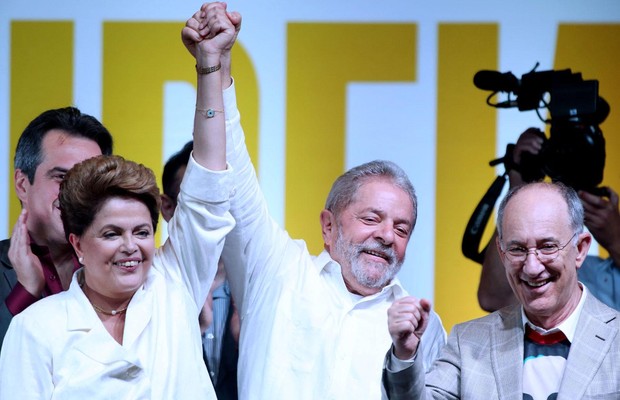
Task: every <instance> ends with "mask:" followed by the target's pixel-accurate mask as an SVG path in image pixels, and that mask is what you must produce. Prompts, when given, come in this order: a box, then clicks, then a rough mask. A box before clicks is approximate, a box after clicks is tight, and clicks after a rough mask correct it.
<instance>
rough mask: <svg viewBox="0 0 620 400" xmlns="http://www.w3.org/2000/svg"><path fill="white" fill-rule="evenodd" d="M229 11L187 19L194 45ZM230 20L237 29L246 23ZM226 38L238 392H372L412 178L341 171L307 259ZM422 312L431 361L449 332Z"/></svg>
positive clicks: (289, 395)
mask: <svg viewBox="0 0 620 400" xmlns="http://www.w3.org/2000/svg"><path fill="white" fill-rule="evenodd" d="M230 17H231V14H230V13H228V12H227V11H226V4H225V3H220V2H216V3H207V4H204V5H203V6H202V7H201V9H200V11H198V12H197V13H196V14H195V15H194V16H193V17H192V18H190V19H189V20H188V21H187V23H186V27H187V28H188V29H187V30H185V31H184V33H185V34H186V35H185V37H184V41H185V43H186V46H187V47H188V50H189V51H190V53H192V54H194V51H195V46H198V45H199V44H200V41H201V40H202V39H203V38H204V37H208V36H209V33H210V31H211V29H213V28H216V27H217V24H219V23H221V20H223V19H226V18H230ZM232 18H233V19H232V20H231V22H232V23H233V24H234V25H235V26H236V27H237V28H240V24H241V20H240V19H237V18H236V15H233V16H232ZM233 39H234V38H233ZM233 43H234V40H231V42H229V43H228V44H226V45H224V44H222V45H223V46H224V48H223V50H222V58H221V63H222V68H221V69H222V70H223V71H225V73H224V74H223V76H222V79H223V81H222V86H223V87H224V88H226V89H225V91H224V104H225V107H224V109H223V110H224V114H225V116H226V120H227V123H226V125H227V140H226V145H227V148H228V150H227V155H226V159H227V161H228V163H229V164H230V165H231V167H232V169H233V179H234V185H235V192H234V194H233V195H231V214H232V215H233V217H234V218H235V220H236V222H237V225H236V228H235V229H234V230H233V231H232V232H231V233H230V234H229V235H228V236H227V237H226V243H225V246H224V250H223V253H222V254H223V259H224V266H225V268H226V272H227V276H228V281H229V283H230V287H231V291H232V296H233V299H235V302H236V304H237V307H238V309H239V314H240V318H241V337H240V349H239V370H238V378H239V397H240V398H241V399H271V400H277V399H300V400H304V399H379V398H381V395H382V393H381V392H382V385H381V374H382V370H383V357H384V354H385V348H387V346H388V345H389V343H390V342H391V339H390V335H389V333H388V331H387V329H386V327H387V309H388V308H389V306H390V305H391V304H392V302H393V301H395V300H396V299H398V298H400V297H403V296H405V295H406V291H405V289H404V288H403V286H402V285H401V283H400V282H399V280H398V278H397V277H396V273H397V272H398V270H399V268H400V266H401V265H402V262H403V260H404V257H405V250H406V247H407V244H408V242H409V239H410V238H411V233H412V232H413V229H414V226H415V222H416V216H417V200H416V196H415V192H414V189H413V186H412V185H411V182H410V181H409V179H408V177H407V176H406V174H405V173H404V172H403V170H402V169H401V168H399V167H398V166H397V165H396V164H394V163H392V162H389V161H374V162H369V163H366V164H363V165H360V166H358V167H355V168H352V169H350V170H349V171H347V172H346V173H344V174H343V175H342V176H341V177H339V178H338V179H337V180H336V181H335V183H334V185H333V187H332V190H331V192H330V194H329V195H328V198H327V201H326V207H325V209H324V210H323V211H321V212H320V225H321V227H322V234H323V239H324V248H325V250H324V251H323V252H322V253H321V254H320V255H318V256H313V255H311V254H310V253H309V251H308V249H307V247H306V244H305V243H304V242H303V241H301V240H293V239H292V238H291V237H290V236H289V235H288V233H287V232H286V231H285V230H284V229H282V228H281V227H280V226H279V225H278V224H277V223H276V222H275V221H274V220H273V218H272V217H271V216H270V215H269V212H268V209H267V204H266V201H265V198H264V196H263V194H262V192H261V189H260V187H259V185H258V180H257V179H256V173H255V171H254V168H253V166H252V163H251V161H250V158H249V155H248V152H247V148H246V146H245V142H244V137H243V130H242V129H241V126H240V117H239V111H238V110H237V107H236V104H235V92H234V84H233V83H232V80H231V78H230V75H228V73H229V72H230V52H229V50H230V48H231V47H232V45H233ZM222 145H223V144H222ZM325 145H326V146H329V143H326V144H325ZM211 188H212V189H213V190H219V185H215V186H213V187H211ZM429 318H430V322H429V324H428V329H427V336H426V337H425V339H424V343H423V345H422V349H423V351H422V353H423V355H422V356H421V358H422V359H423V360H424V362H425V363H427V364H428V365H429V366H430V363H431V362H432V361H433V360H434V359H435V357H436V356H437V355H438V354H439V351H440V349H441V347H442V346H443V345H444V343H445V331H444V329H443V327H442V325H441V321H440V319H439V317H438V316H437V315H436V314H435V313H432V314H431V316H430V317H429Z"/></svg>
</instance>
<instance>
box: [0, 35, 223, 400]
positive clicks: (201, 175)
mask: <svg viewBox="0 0 620 400" xmlns="http://www.w3.org/2000/svg"><path fill="white" fill-rule="evenodd" d="M234 31H235V29H234V26H233V25H232V24H222V25H220V26H219V27H218V30H217V32H214V35H213V36H212V37H210V38H209V39H207V40H204V41H202V42H201V43H200V46H198V48H197V50H196V53H195V55H196V56H195V64H196V70H197V74H198V78H197V80H198V82H197V87H198V90H197V99H196V106H197V111H196V114H195V118H194V135H193V136H194V150H193V152H192V156H191V158H190V160H189V163H188V165H187V169H186V171H185V176H184V179H183V183H182V184H181V191H180V194H179V196H178V204H177V207H176V210H175V213H174V216H173V217H172V219H171V221H170V223H169V224H168V228H169V229H168V231H169V238H168V240H167V241H166V242H165V243H164V245H163V246H162V247H161V248H159V249H157V250H156V249H155V239H154V237H155V236H154V235H155V231H156V228H157V222H158V219H159V213H160V202H161V197H160V193H159V190H158V188H157V184H156V179H155V176H154V174H153V172H152V171H151V170H149V169H148V168H146V167H144V166H142V165H139V164H136V163H134V162H131V161H127V160H124V159H123V158H121V157H118V156H98V157H94V158H90V159H88V160H85V161H83V162H81V163H79V164H77V165H76V166H74V167H73V168H72V169H71V170H70V171H69V172H67V175H66V177H65V179H64V180H63V182H62V184H61V188H60V194H59V208H60V210H61V217H62V222H63V227H64V231H65V234H66V238H67V239H68V241H69V243H71V246H72V247H73V250H74V251H75V253H76V255H77V257H78V260H79V262H80V264H81V265H83V267H82V268H81V269H79V270H78V271H76V272H75V273H74V274H73V278H72V281H71V285H70V287H69V290H68V291H65V292H62V293H59V294H57V295H54V296H49V297H47V298H45V299H43V300H41V301H38V302H37V303H36V304H34V305H32V306H30V307H29V308H27V309H26V310H24V311H23V312H21V313H20V314H19V315H17V316H16V317H15V318H14V319H13V321H12V322H11V324H10V326H9V330H8V332H7V334H6V337H5V342H4V349H3V351H2V353H1V354H0V387H1V388H2V390H1V391H0V399H1V400H4V399H15V398H19V399H41V398H46V399H51V398H71V399H77V398H84V399H87V398H101V397H105V398H113V399H119V398H125V399H193V398H200V399H215V398H216V396H215V392H214V390H213V386H212V384H211V381H210V379H209V375H208V372H207V369H206V367H205V364H204V361H203V358H202V356H201V354H202V353H201V341H200V328H199V324H198V315H199V312H200V309H201V308H202V306H203V305H204V303H205V300H206V298H207V294H208V291H209V287H210V286H211V284H212V282H213V278H214V276H215V274H216V271H217V264H218V260H219V258H220V254H221V249H222V246H223V243H224V237H225V235H226V234H227V233H228V232H229V231H230V230H231V229H232V228H233V226H234V220H233V219H232V216H231V215H230V213H229V211H228V209H229V195H230V192H231V190H232V187H231V185H230V183H231V181H230V179H229V178H230V175H231V173H230V172H231V171H230V170H229V169H228V168H227V164H226V157H225V151H224V148H225V140H226V135H225V125H224V124H225V119H224V116H223V115H222V114H214V113H210V112H202V111H200V110H210V109H222V108H223V104H222V102H223V99H222V87H221V76H220V72H218V71H217V69H214V68H209V67H210V66H213V65H216V63H218V62H219V59H220V49H221V46H220V45H219V44H218V42H219V41H223V42H226V43H227V42H228V41H229V40H230V39H229V38H227V36H230V35H232V34H234ZM214 63H215V64H214ZM218 149H222V150H221V151H218ZM213 179H217V180H218V182H219V188H220V189H221V190H219V191H214V190H212V189H211V185H210V182H211V181H212V180H213ZM222 181H224V182H222ZM227 182H228V183H227ZM16 360H19V362H17V363H16Z"/></svg>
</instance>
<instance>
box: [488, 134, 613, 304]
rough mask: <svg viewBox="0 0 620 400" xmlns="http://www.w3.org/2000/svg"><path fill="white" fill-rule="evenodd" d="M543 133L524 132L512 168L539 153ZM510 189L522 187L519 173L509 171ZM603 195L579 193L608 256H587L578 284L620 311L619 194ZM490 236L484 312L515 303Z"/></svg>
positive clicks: (587, 221)
mask: <svg viewBox="0 0 620 400" xmlns="http://www.w3.org/2000/svg"><path fill="white" fill-rule="evenodd" d="M543 141H544V134H543V133H542V132H541V131H540V130H539V129H537V128H529V129H527V130H526V131H525V132H523V133H522V134H521V135H520V136H519V139H518V140H517V143H516V145H515V148H514V151H513V154H512V158H513V160H512V161H513V162H514V164H513V165H516V166H517V167H518V166H519V165H521V162H522V159H523V155H524V153H531V154H534V155H536V154H538V153H539V152H540V150H541V148H542V145H543ZM508 175H509V181H510V187H511V188H512V187H517V186H520V185H523V184H524V183H525V182H524V180H523V179H522V176H521V173H520V172H519V171H517V170H515V169H511V170H510V171H509V173H508ZM604 189H605V190H606V192H607V195H606V196H597V195H594V194H591V193H587V192H584V191H579V197H580V198H581V201H582V203H583V206H584V209H585V225H586V226H587V228H588V229H589V231H590V232H591V233H592V235H593V236H594V238H595V239H596V241H597V242H598V243H599V244H600V245H601V246H603V247H604V248H605V249H606V250H607V251H608V253H609V257H608V258H607V259H602V258H600V257H597V256H592V255H589V256H588V257H587V258H586V260H585V262H584V263H583V265H582V266H581V268H580V269H578V277H579V281H580V282H582V283H584V284H585V285H586V286H587V287H588V289H589V290H590V292H592V294H594V296H595V297H597V298H598V299H599V300H601V301H602V302H603V303H605V304H607V305H609V306H610V307H613V308H615V309H616V310H620V213H619V212H618V194H617V193H616V192H615V191H613V190H611V189H610V188H604ZM496 237H497V232H495V233H494V234H493V237H492V238H491V241H490V243H489V246H487V249H486V252H485V255H484V262H483V264H482V273H481V275H480V283H479V286H478V303H479V304H480V307H481V308H482V309H483V310H485V311H489V312H492V311H495V310H498V309H500V308H502V307H505V306H507V305H510V304H514V303H516V302H517V299H516V298H515V296H514V294H513V292H512V290H511V288H510V286H509V284H508V280H507V279H506V272H505V269H504V267H503V265H502V263H501V261H500V258H499V254H498V252H497V247H496V246H495V240H496Z"/></svg>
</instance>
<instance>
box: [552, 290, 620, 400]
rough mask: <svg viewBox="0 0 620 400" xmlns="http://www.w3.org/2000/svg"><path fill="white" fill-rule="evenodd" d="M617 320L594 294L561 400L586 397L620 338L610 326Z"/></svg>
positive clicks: (574, 345)
mask: <svg viewBox="0 0 620 400" xmlns="http://www.w3.org/2000/svg"><path fill="white" fill-rule="evenodd" d="M615 318H616V315H615V313H614V312H612V311H611V310H609V309H607V308H604V307H602V305H601V303H599V302H598V300H596V299H594V297H593V296H592V294H591V293H589V294H588V297H587V298H586V302H585V303H584V305H583V309H582V311H581V315H580V316H579V322H578V325H577V330H576V332H575V337H574V340H573V343H571V347H570V352H569V353H568V361H567V363H566V369H565V371H564V376H563V378H562V383H561V384H560V390H559V392H558V397H559V398H571V399H580V398H582V397H583V395H584V393H585V390H586V388H587V387H588V385H589V384H590V382H592V380H593V378H594V375H595V374H596V372H597V371H598V370H599V366H600V365H601V363H602V361H603V359H604V358H605V355H606V354H607V353H608V352H609V349H610V347H611V344H612V343H613V341H614V338H615V336H616V335H617V334H618V330H617V329H616V328H614V327H612V326H611V325H610V324H609V322H610V321H612V320H614V319H615Z"/></svg>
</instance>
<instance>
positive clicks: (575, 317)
mask: <svg viewBox="0 0 620 400" xmlns="http://www.w3.org/2000/svg"><path fill="white" fill-rule="evenodd" d="M579 287H580V288H581V289H582V293H581V299H579V303H578V304H577V307H575V309H574V310H573V312H572V313H571V314H570V315H569V316H568V318H566V319H565V320H564V321H562V322H561V323H560V324H559V325H558V326H556V327H554V328H551V329H544V328H541V327H539V326H536V325H534V324H533V323H532V322H531V321H530V320H529V319H528V318H527V315H525V311H524V310H523V306H521V321H522V322H523V330H525V325H526V324H529V325H530V327H531V328H532V329H533V330H535V331H536V332H538V333H541V334H543V335H546V334H549V333H552V332H556V331H562V333H564V336H566V338H567V339H568V341H569V342H571V343H572V342H573V338H574V337H575V331H576V330H577V322H578V321H579V316H580V315H581V310H582V309H583V304H584V303H585V301H586V297H587V295H588V289H587V288H586V286H585V285H583V284H581V282H579Z"/></svg>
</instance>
